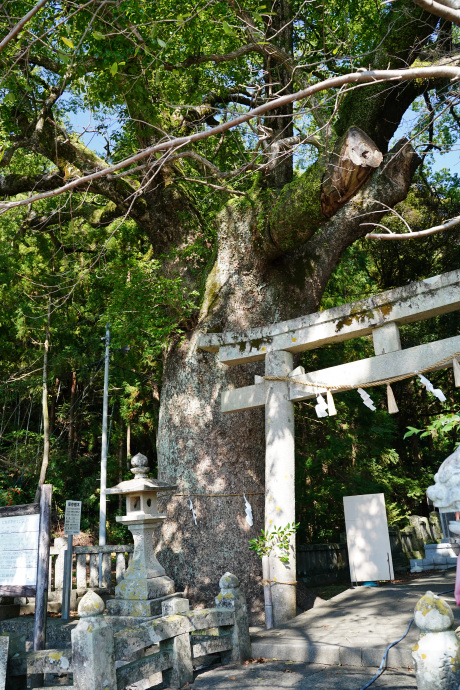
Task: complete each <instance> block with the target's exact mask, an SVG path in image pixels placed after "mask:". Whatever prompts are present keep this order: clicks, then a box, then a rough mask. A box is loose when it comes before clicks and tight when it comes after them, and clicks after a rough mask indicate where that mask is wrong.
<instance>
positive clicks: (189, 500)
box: [188, 496, 198, 525]
mask: <svg viewBox="0 0 460 690" xmlns="http://www.w3.org/2000/svg"><path fill="white" fill-rule="evenodd" d="M188 504H189V507H190V510H191V511H192V518H193V522H194V523H195V525H197V524H198V523H197V521H196V515H195V509H194V507H193V503H192V499H191V498H190V496H189V497H188Z"/></svg>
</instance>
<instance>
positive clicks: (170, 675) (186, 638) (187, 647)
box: [160, 632, 193, 688]
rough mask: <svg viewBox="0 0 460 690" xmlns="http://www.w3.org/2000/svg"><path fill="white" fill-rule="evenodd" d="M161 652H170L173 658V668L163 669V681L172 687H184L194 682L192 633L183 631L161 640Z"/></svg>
mask: <svg viewBox="0 0 460 690" xmlns="http://www.w3.org/2000/svg"><path fill="white" fill-rule="evenodd" d="M160 651H161V652H170V653H171V654H172V658H173V665H172V668H170V669H168V670H167V671H163V683H165V684H166V685H167V686H168V687H171V688H182V687H183V686H184V685H188V684H189V683H193V664H192V645H191V644H190V633H188V632H187V633H182V634H181V635H176V636H175V637H173V638H171V639H169V640H164V641H162V642H160Z"/></svg>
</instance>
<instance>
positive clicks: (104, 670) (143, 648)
mask: <svg viewBox="0 0 460 690" xmlns="http://www.w3.org/2000/svg"><path fill="white" fill-rule="evenodd" d="M219 586H220V594H219V595H218V596H217V597H216V608H213V609H201V610H192V611H190V610H189V605H188V601H187V599H182V598H180V597H177V598H171V599H169V600H167V601H164V602H163V616H161V617H156V618H153V619H151V620H148V621H146V622H142V623H140V624H136V619H135V618H130V623H129V627H126V626H127V620H126V618H124V619H123V620H122V619H118V618H117V617H115V616H104V615H103V611H104V602H103V600H102V599H101V597H99V595H98V594H96V593H95V592H91V591H90V592H88V593H87V594H86V595H85V597H84V598H83V599H82V601H81V602H80V605H79V614H80V620H79V622H78V624H77V625H76V626H75V628H74V629H73V630H72V634H71V636H72V649H71V650H70V649H60V650H59V649H48V650H45V651H42V652H28V653H26V654H24V653H23V654H12V655H10V657H9V660H8V677H9V678H10V679H11V680H12V681H13V685H12V687H15V688H17V687H23V686H22V685H21V684H19V685H17V683H18V682H19V683H21V682H22V683H23V682H24V680H25V678H24V676H26V675H28V676H30V675H35V674H43V673H51V674H61V675H62V674H66V673H73V686H72V687H74V688H76V690H101V688H104V690H122V689H123V688H125V687H126V686H129V685H131V684H133V683H137V682H139V681H142V680H144V679H151V680H152V677H153V676H155V675H156V674H161V675H157V676H156V678H155V680H154V681H153V682H151V685H155V684H161V682H166V683H167V684H168V685H169V687H173V688H180V687H182V686H183V685H186V684H187V683H191V682H192V681H193V660H194V659H197V658H199V657H202V656H204V655H208V654H218V655H219V656H220V657H221V660H222V663H230V662H239V663H241V662H243V661H245V660H246V659H249V658H250V657H251V642H250V638H249V626H248V617H247V607H246V600H245V597H244V594H243V593H242V592H241V590H240V588H239V582H238V579H237V578H236V577H235V576H234V575H231V574H230V573H226V574H225V575H224V576H223V577H222V578H221V579H220V582H219ZM121 625H124V627H121ZM20 676H22V678H20ZM14 683H16V685H15V684H14ZM24 687H25V686H24ZM63 687H71V686H63Z"/></svg>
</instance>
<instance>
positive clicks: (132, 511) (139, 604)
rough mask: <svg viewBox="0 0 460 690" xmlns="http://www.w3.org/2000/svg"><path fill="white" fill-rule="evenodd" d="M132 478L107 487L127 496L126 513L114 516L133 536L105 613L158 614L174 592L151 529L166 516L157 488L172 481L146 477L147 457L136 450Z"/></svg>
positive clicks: (168, 487) (165, 487)
mask: <svg viewBox="0 0 460 690" xmlns="http://www.w3.org/2000/svg"><path fill="white" fill-rule="evenodd" d="M131 466H132V469H131V472H132V473H133V474H134V477H135V478H134V479H130V480H129V481H125V482H120V484H117V486H114V487H113V488H111V489H107V490H106V493H107V494H108V495H115V494H117V495H120V494H123V495H125V496H126V515H121V516H118V517H117V518H116V520H117V522H120V523H122V524H124V525H127V527H128V529H129V531H130V532H131V533H132V535H133V539H134V554H133V559H132V561H131V564H130V565H129V567H128V569H127V570H126V573H125V576H124V578H123V580H122V581H121V582H119V584H118V585H117V586H116V587H115V599H112V600H109V601H108V602H107V613H108V614H111V615H116V616H157V615H160V614H161V604H162V602H163V601H165V600H166V599H170V598H171V597H181V596H182V594H176V593H175V592H174V581H173V580H172V579H171V578H170V577H168V576H167V575H166V573H165V570H164V568H163V566H162V565H160V563H159V562H158V560H157V557H156V556H155V551H154V546H153V532H154V530H155V528H156V527H157V526H158V525H159V524H160V523H161V522H163V520H165V519H166V516H165V515H160V514H159V513H158V492H159V491H170V490H173V489H176V488H177V487H176V486H175V485H173V484H167V483H166V482H161V481H158V480H157V479H149V478H148V477H147V473H148V471H149V467H148V461H147V458H146V457H145V455H142V454H141V453H138V454H137V455H135V456H134V457H133V458H132V460H131Z"/></svg>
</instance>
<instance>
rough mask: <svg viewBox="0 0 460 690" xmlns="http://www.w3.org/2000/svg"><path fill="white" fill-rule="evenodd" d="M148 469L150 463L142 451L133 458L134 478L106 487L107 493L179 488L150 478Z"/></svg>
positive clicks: (132, 469) (132, 470)
mask: <svg viewBox="0 0 460 690" xmlns="http://www.w3.org/2000/svg"><path fill="white" fill-rule="evenodd" d="M148 471H149V464H148V460H147V458H146V456H145V455H142V453H137V455H134V457H133V458H131V472H132V473H133V474H134V479H128V480H126V481H124V482H120V483H119V484H117V485H116V486H114V487H112V488H111V489H106V491H105V492H106V494H131V493H142V492H145V491H149V492H151V491H155V492H158V491H168V490H171V489H177V484H170V483H169V482H162V481H160V480H159V479H149V478H148V477H147V473H148Z"/></svg>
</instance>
